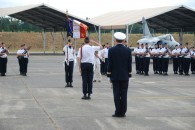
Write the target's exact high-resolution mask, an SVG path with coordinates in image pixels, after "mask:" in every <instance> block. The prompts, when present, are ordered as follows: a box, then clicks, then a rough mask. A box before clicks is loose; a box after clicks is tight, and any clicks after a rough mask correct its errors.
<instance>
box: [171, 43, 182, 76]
mask: <svg viewBox="0 0 195 130" xmlns="http://www.w3.org/2000/svg"><path fill="white" fill-rule="evenodd" d="M171 54H172V57H173V71H174V74H178V73H177V72H178V68H179V60H178V56H179V54H180V50H179V47H178V45H176V46H175V49H173V51H172V53H171Z"/></svg>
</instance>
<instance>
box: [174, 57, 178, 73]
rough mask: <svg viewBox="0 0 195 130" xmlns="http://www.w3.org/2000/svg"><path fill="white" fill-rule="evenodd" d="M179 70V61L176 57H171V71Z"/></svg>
mask: <svg viewBox="0 0 195 130" xmlns="http://www.w3.org/2000/svg"><path fill="white" fill-rule="evenodd" d="M178 68H179V59H178V58H176V57H173V71H174V72H177V71H178Z"/></svg>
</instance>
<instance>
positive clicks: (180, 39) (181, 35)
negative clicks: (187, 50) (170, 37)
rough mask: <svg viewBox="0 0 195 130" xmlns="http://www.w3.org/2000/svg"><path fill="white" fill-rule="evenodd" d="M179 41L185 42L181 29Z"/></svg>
mask: <svg viewBox="0 0 195 130" xmlns="http://www.w3.org/2000/svg"><path fill="white" fill-rule="evenodd" d="M179 43H180V44H183V30H182V29H181V31H180V32H179Z"/></svg>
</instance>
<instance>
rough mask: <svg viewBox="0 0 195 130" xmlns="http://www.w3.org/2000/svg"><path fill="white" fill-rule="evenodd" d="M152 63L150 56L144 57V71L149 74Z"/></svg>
mask: <svg viewBox="0 0 195 130" xmlns="http://www.w3.org/2000/svg"><path fill="white" fill-rule="evenodd" d="M149 65H150V57H144V72H145V74H148V72H149Z"/></svg>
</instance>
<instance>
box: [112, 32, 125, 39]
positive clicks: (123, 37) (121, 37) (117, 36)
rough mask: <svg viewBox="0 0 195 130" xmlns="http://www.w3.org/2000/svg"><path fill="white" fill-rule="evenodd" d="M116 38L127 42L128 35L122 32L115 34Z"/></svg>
mask: <svg viewBox="0 0 195 130" xmlns="http://www.w3.org/2000/svg"><path fill="white" fill-rule="evenodd" d="M114 38H115V39H117V40H125V39H126V35H125V34H124V33H122V32H115V33H114Z"/></svg>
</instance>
